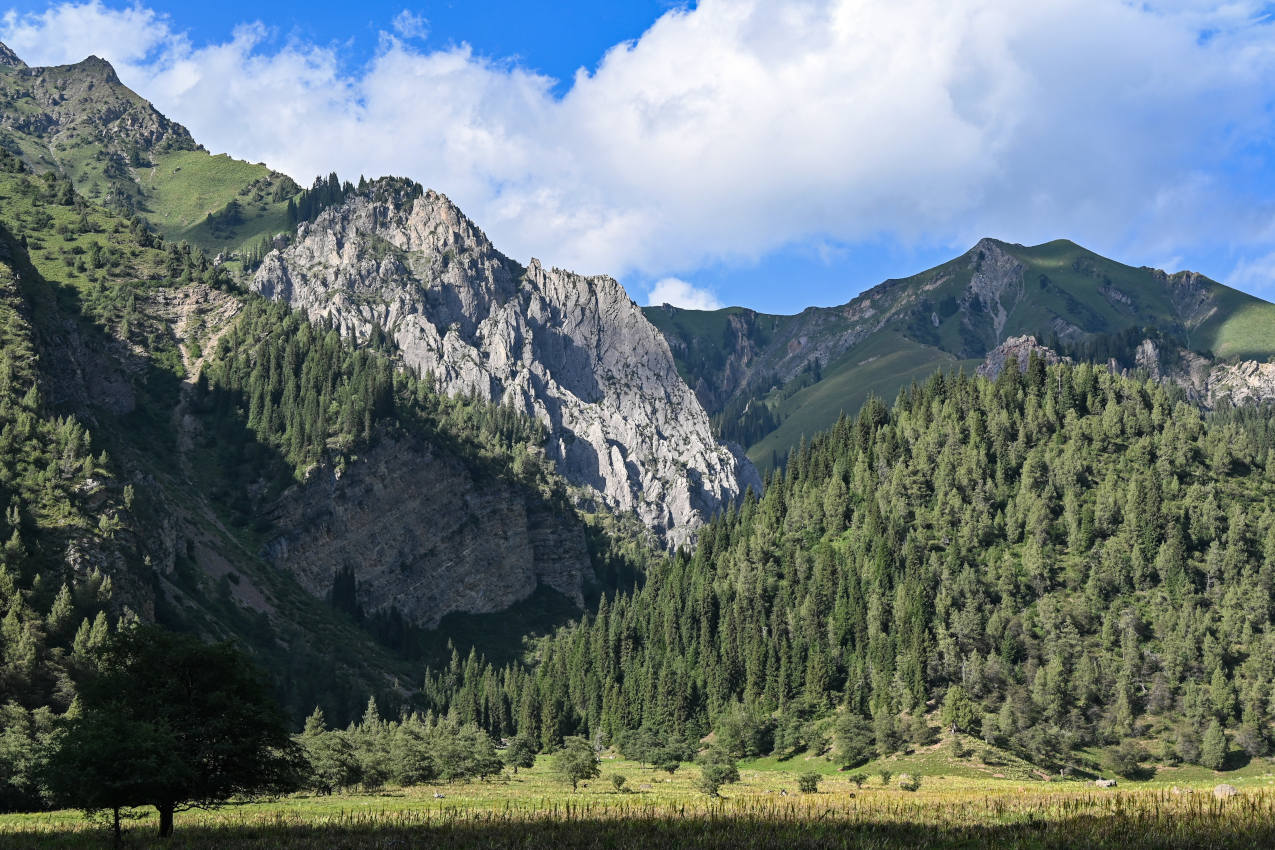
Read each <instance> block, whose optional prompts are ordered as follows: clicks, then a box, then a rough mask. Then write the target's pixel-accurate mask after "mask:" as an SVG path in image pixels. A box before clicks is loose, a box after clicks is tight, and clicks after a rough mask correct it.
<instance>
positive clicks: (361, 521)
mask: <svg viewBox="0 0 1275 850" xmlns="http://www.w3.org/2000/svg"><path fill="white" fill-rule="evenodd" d="M0 149H2V150H3V156H4V162H3V168H2V169H0V246H2V247H3V256H0V261H2V262H3V266H4V271H5V274H6V276H5V281H4V293H3V294H4V298H5V299H6V302H7V303H8V304H9V305H10V308H11V309H10V313H9V318H8V320H7V321H8V328H9V330H8V331H7V333H8V334H9V340H10V341H8V342H6V346H7V347H8V348H9V350H10V351H11V352H18V351H27V350H29V352H30V357H29V358H25V359H26V360H27V361H29V362H26V363H25V366H24V369H25V371H23V370H20V369H19V364H18V361H17V360H14V361H13V362H12V364H11V367H10V368H11V370H13V371H12V374H13V375H18V376H19V377H21V380H19V379H18V378H16V377H15V378H12V379H6V381H7V382H5V383H4V387H3V388H4V390H5V393H6V394H7V395H6V399H8V402H7V403H8V404H10V409H9V412H8V413H7V414H6V415H7V416H9V419H10V420H12V425H13V428H14V429H15V433H16V432H17V431H18V430H19V429H20V427H21V428H25V429H27V431H24V432H23V433H27V432H28V431H30V429H31V428H36V427H37V426H38V427H39V428H46V429H47V430H48V432H49V433H50V434H54V433H56V434H60V435H62V436H60V437H59V438H58V439H59V440H61V442H59V443H58V445H59V446H62V448H61V449H60V454H59V455H58V456H57V457H51V458H49V459H47V466H46V467H45V468H42V469H34V468H33V467H32V463H31V462H30V461H29V460H24V459H23V458H24V456H23V452H25V451H28V449H26V448H24V446H25V445H26V444H25V443H23V442H21V441H17V442H14V441H10V443H9V444H8V446H7V449H6V451H7V452H8V457H9V463H8V467H7V468H8V469H9V472H8V474H7V478H6V480H5V481H3V482H0V483H3V485H4V487H5V490H4V498H5V499H8V500H10V502H11V508H12V510H11V511H10V515H8V516H7V517H6V524H5V525H4V527H3V535H4V536H5V537H10V536H12V537H13V538H14V539H16V540H18V541H19V543H18V544H17V545H16V546H15V547H14V548H13V549H12V551H11V552H9V554H6V555H5V560H4V563H5V568H6V569H7V570H9V573H10V575H11V576H13V577H14V579H13V583H14V586H15V587H16V588H19V590H15V591H14V593H21V594H25V596H23V599H24V600H25V601H24V602H23V603H22V604H23V606H25V607H24V608H22V610H24V611H27V612H28V614H23V615H22V616H23V617H27V618H28V620H29V621H30V622H37V621H41V622H42V621H43V619H44V618H47V617H48V616H49V611H50V610H51V607H52V606H53V604H54V602H55V598H56V597H57V595H58V593H59V588H61V587H64V586H65V587H66V588H68V590H67V593H68V594H69V595H70V596H71V597H73V598H74V599H75V600H76V602H75V607H74V612H73V616H72V615H67V616H68V617H69V618H70V619H69V620H68V622H71V621H74V622H75V623H88V625H89V629H90V631H89V633H90V634H91V631H92V627H93V624H94V623H95V622H96V620H97V618H98V616H99V615H101V616H105V617H107V618H108V619H110V620H112V621H117V620H119V619H121V618H124V619H127V618H130V617H138V618H141V619H145V620H157V621H159V622H163V623H165V624H169V625H172V626H174V627H180V628H186V629H192V630H196V631H199V632H201V633H205V634H207V635H209V636H234V637H238V638H239V639H241V640H243V641H245V642H246V643H247V644H248V645H249V646H251V647H252V648H253V650H254V652H256V653H257V654H258V655H259V657H260V658H261V659H262V660H263V661H264V662H265V663H266V664H267V665H268V666H269V667H270V669H271V670H272V671H273V672H274V674H275V675H276V678H277V679H278V680H279V682H280V688H281V691H282V692H284V693H286V694H287V695H288V696H287V699H288V707H289V708H290V709H291V710H292V711H293V712H294V713H301V712H308V710H309V709H311V708H313V706H314V705H315V704H321V705H323V706H324V708H325V710H326V711H327V712H328V715H329V717H330V718H333V719H337V720H340V719H342V718H349V717H351V716H352V715H353V713H354V712H356V711H357V710H358V709H359V708H361V705H362V703H363V702H364V701H365V700H366V694H367V693H368V692H380V693H389V694H393V695H394V696H395V698H398V699H402V700H406V699H408V698H409V697H410V694H411V692H412V690H413V688H414V687H415V686H414V685H413V684H411V681H412V678H413V675H414V672H413V671H415V670H416V666H417V665H418V663H419V662H420V660H421V658H422V657H425V658H429V659H434V658H436V657H442V658H444V659H445V658H446V656H447V655H448V653H449V650H448V649H447V641H448V640H449V639H450V640H453V641H455V642H457V643H459V644H461V645H462V646H463V645H464V644H466V643H468V644H471V645H477V646H479V647H480V648H481V649H482V650H483V651H485V652H487V653H488V654H489V655H491V656H493V657H498V656H500V655H501V654H502V653H503V654H504V655H505V656H506V657H514V656H516V655H517V654H518V653H519V652H521V651H522V648H523V647H522V643H521V641H522V639H523V638H524V637H525V636H526V635H528V634H532V633H539V632H543V631H545V630H546V629H548V628H549V627H550V626H551V625H553V624H555V623H559V622H562V621H564V620H566V619H570V618H572V617H575V616H577V615H578V613H579V611H580V610H581V609H582V608H586V607H590V606H592V605H593V604H594V603H596V601H597V600H598V599H599V598H601V597H602V596H603V595H604V594H609V593H614V592H615V591H618V590H623V589H627V588H628V587H631V586H632V585H633V584H634V583H635V582H639V583H640V581H641V577H642V575H643V574H644V568H645V565H646V564H647V563H648V562H649V561H650V560H651V559H657V558H659V557H660V554H659V553H661V552H663V551H667V550H670V549H676V548H678V547H683V546H684V547H688V548H690V547H693V545H694V544H695V541H696V538H697V535H698V533H699V531H700V530H701V529H702V528H704V527H705V525H706V523H710V522H712V521H713V518H714V517H715V516H718V515H720V514H721V513H722V512H723V511H727V510H729V509H730V508H731V507H732V506H733V505H736V504H739V503H740V502H741V500H742V499H743V498H744V496H745V493H746V492H747V491H748V490H749V489H751V490H753V491H754V492H759V491H760V490H761V489H762V479H761V477H760V476H759V475H758V472H757V470H758V469H759V468H760V469H762V470H765V471H767V472H769V471H770V470H772V469H779V468H781V467H783V465H784V463H785V461H786V460H787V458H788V456H789V454H790V452H792V450H793V449H794V448H796V447H798V446H800V445H801V444H802V442H803V441H806V440H808V439H809V438H812V437H814V435H815V434H816V433H817V432H820V431H823V430H825V429H827V428H829V427H831V426H833V425H834V424H836V423H837V421H838V420H839V418H840V417H841V415H842V414H843V413H844V414H847V415H853V414H854V413H856V412H857V411H858V410H859V408H860V407H861V406H862V405H863V404H864V402H865V401H866V400H867V399H869V398H870V397H872V396H880V397H886V398H893V397H894V396H895V395H896V394H897V393H898V392H899V391H900V390H901V389H903V388H905V387H907V386H908V385H909V384H911V383H913V382H915V381H920V380H923V379H925V378H928V377H929V376H930V375H931V374H933V373H934V372H935V371H936V370H938V369H950V370H958V369H963V370H964V371H965V372H967V373H973V372H974V371H975V370H976V369H977V368H978V367H979V366H980V365H982V364H984V362H985V361H987V360H988V358H989V356H990V357H992V358H995V357H996V356H997V354H998V352H999V356H1000V362H1003V361H1004V359H1005V356H1006V354H1005V352H1006V351H1007V349H1006V348H1005V345H1006V344H1007V341H1013V340H1020V339H1021V338H1024V337H1031V338H1032V339H1031V340H1029V341H1022V342H1021V343H1020V345H1026V346H1028V347H1029V348H1039V349H1040V350H1042V351H1048V353H1049V354H1050V355H1051V356H1052V357H1054V358H1059V359H1061V358H1070V359H1072V360H1074V361H1097V362H1100V363H1103V364H1107V365H1111V366H1113V367H1114V368H1115V369H1116V370H1117V371H1129V372H1134V371H1137V370H1142V373H1143V374H1146V375H1147V376H1149V377H1155V378H1158V379H1161V380H1164V381H1168V382H1172V383H1174V384H1177V385H1179V386H1181V387H1183V388H1184V390H1185V391H1186V393H1187V395H1188V396H1189V397H1190V398H1192V399H1194V400H1195V401H1197V402H1198V403H1199V404H1200V405H1202V406H1219V405H1222V404H1225V403H1227V401H1228V400H1245V401H1261V400H1265V399H1269V398H1272V397H1275V379H1272V376H1271V375H1270V374H1269V373H1268V372H1269V370H1268V369H1267V368H1266V367H1267V366H1268V365H1269V364H1267V363H1266V362H1265V361H1267V360H1268V359H1269V358H1270V357H1271V355H1272V354H1275V335H1272V334H1270V333H1269V328H1271V327H1273V326H1275V305H1271V304H1268V303H1266V302H1264V301H1261V300H1260V299H1257V298H1254V297H1252V296H1249V295H1245V294H1243V293H1240V292H1238V291H1236V290H1233V289H1230V288H1228V287H1226V286H1223V285H1221V284H1219V283H1216V282H1214V281H1211V280H1208V279H1207V278H1204V277H1202V276H1200V275H1197V274H1194V273H1190V272H1179V273H1176V274H1167V273H1164V272H1161V271H1157V270H1153V269H1148V268H1132V267H1129V266H1125V265H1122V264H1120V263H1117V262H1114V261H1111V260H1107V259H1105V258H1102V257H1100V256H1098V255H1096V254H1093V253H1091V252H1089V251H1086V250H1084V249H1083V248H1081V247H1079V246H1077V245H1074V244H1072V243H1070V242H1066V241H1057V242H1051V243H1047V244H1045V245H1040V246H1036V247H1024V246H1021V245H1012V244H1008V243H1005V242H1000V241H996V240H992V239H985V240H982V241H980V242H979V243H978V244H977V245H976V246H975V247H974V248H972V249H971V250H970V251H969V252H967V253H966V254H963V255H962V256H960V257H958V258H956V259H954V260H952V261H950V262H948V263H945V264H943V265H941V266H938V267H936V268H934V269H931V270H928V271H925V272H922V273H921V274H918V275H914V276H912V277H909V278H903V279H898V280H890V281H886V282H884V283H882V284H880V285H879V286H876V287H873V288H872V289H869V290H867V291H865V292H863V293H862V294H861V295H859V296H857V297H855V298H854V299H852V300H851V301H849V302H848V303H846V304H844V305H842V306H839V307H831V308H810V309H807V310H805V311H803V312H802V313H800V314H797V315H795V316H778V315H767V314H761V313H757V312H754V311H751V310H748V309H745V308H737V307H734V308H729V309H725V310H719V311H712V312H701V311H691V310H683V309H679V308H674V307H669V306H667V305H665V306H656V307H646V308H640V307H639V306H638V305H636V304H635V303H634V302H633V301H632V300H631V299H630V298H629V297H628V296H627V294H626V293H625V292H624V289H623V288H622V287H621V286H620V284H619V283H617V282H616V281H615V280H614V279H611V278H608V277H585V276H581V275H577V274H574V273H572V272H570V271H566V270H562V269H556V268H545V267H543V266H542V265H541V264H540V263H539V262H538V261H536V260H535V259H528V260H527V262H526V263H525V264H524V263H522V262H520V261H517V260H514V259H511V258H509V257H507V256H505V255H504V254H502V253H500V252H499V250H498V249H497V248H496V247H495V246H493V245H492V244H491V242H490V241H489V240H488V238H487V237H486V235H485V234H484V233H483V232H482V230H481V229H480V228H479V226H478V225H477V224H475V223H474V222H472V221H470V220H469V219H468V218H467V217H466V216H465V215H464V213H462V212H461V211H460V210H459V209H458V208H457V207H456V206H455V205H454V204H453V203H452V202H451V201H450V200H449V199H448V198H447V197H446V196H445V195H442V194H440V193H438V192H436V191H432V190H427V189H425V188H424V187H422V186H420V185H419V184H416V183H415V182H413V181H411V180H408V179H402V178H388V177H387V178H380V179H377V180H372V181H364V180H360V182H359V184H358V185H354V184H351V183H348V182H344V181H341V180H340V179H339V178H338V177H337V176H336V175H330V176H328V177H324V178H320V179H318V180H317V181H315V183H314V184H312V185H311V187H310V188H309V189H304V190H303V189H302V188H301V187H300V186H299V185H298V184H297V183H296V182H294V181H293V180H292V179H291V178H289V177H287V176H285V175H282V174H279V173H278V172H275V171H273V170H271V169H270V168H269V167H267V166H266V165H263V164H250V163H245V162H241V161H238V160H234V159H232V158H230V157H228V156H224V155H218V156H214V155H212V154H210V153H209V152H208V151H206V150H205V149H203V148H202V147H201V146H199V145H198V143H197V142H196V141H195V140H194V139H193V138H192V137H191V135H190V133H189V132H188V131H187V130H185V128H183V127H181V126H180V125H178V124H176V123H174V122H172V121H170V120H169V119H167V118H165V117H164V116H163V115H161V114H160V113H159V112H158V111H157V110H155V108H154V107H153V106H151V104H149V103H148V102H146V101H145V100H144V99H143V98H141V97H139V96H138V95H137V94H135V93H134V92H132V91H130V90H129V89H128V88H127V87H126V86H124V85H123V83H122V82H121V81H120V80H119V79H118V77H117V76H116V74H115V72H114V70H113V69H112V68H111V66H110V65H109V64H107V63H106V62H104V61H102V60H100V59H97V58H89V59H87V60H85V61H84V62H81V63H78V64H75V65H69V66H60V67H54V68H31V67H28V66H26V65H25V64H24V63H23V62H22V61H21V60H20V59H19V58H18V57H17V56H15V55H14V54H13V53H12V52H11V51H9V50H8V49H7V48H3V46H0ZM1011 353H1012V352H1011ZM11 359H12V358H11ZM20 359H23V358H20ZM1025 365H1026V364H1025V363H1024V366H1025ZM32 393H34V395H32ZM28 420H30V421H28ZM31 422H35V423H37V424H36V425H32V424H31ZM21 423H26V424H21ZM41 423H42V424H41ZM68 423H69V424H68ZM63 443H65V445H63ZM741 446H743V447H746V450H745V449H743V448H740V447H741ZM67 447H70V448H67ZM105 578H109V579H110V581H109V588H108V591H107V592H103V591H102V590H101V586H102V583H103V581H104V579H105ZM2 584H3V583H0V586H2ZM89 588H96V589H95V590H92V592H89ZM14 610H18V609H17V608H14ZM28 615H29V616H28ZM16 616H17V615H15V617H16ZM77 634H78V630H77V628H75V627H67V628H63V629H61V630H47V632H46V633H44V635H43V636H42V637H41V641H43V643H42V644H41V647H40V649H39V652H38V653H37V654H40V655H41V658H43V659H44V661H42V662H41V663H42V664H44V665H45V667H42V668H40V669H41V670H44V671H45V672H43V673H41V674H40V676H41V677H43V678H41V679H40V681H41V682H42V684H40V685H39V686H36V685H35V684H33V682H30V681H28V682H26V684H25V685H23V686H21V687H20V686H18V685H13V684H9V685H6V686H5V687H6V688H7V690H6V691H5V692H4V693H0V702H3V701H4V699H7V698H9V697H12V696H14V695H15V694H17V695H19V696H20V697H21V701H22V702H24V703H25V704H28V707H31V708H34V707H35V706H36V705H39V704H46V703H48V704H54V705H58V704H59V700H61V701H62V702H65V701H66V695H67V694H68V693H70V691H69V690H67V689H66V688H59V686H58V682H59V681H60V680H59V677H60V676H61V677H70V676H71V668H70V666H68V665H69V663H70V662H68V661H67V660H66V659H67V658H71V657H73V650H74V641H75V640H76V639H77V638H76V635H77ZM87 639H88V638H85V640H87ZM46 668H47V669H46ZM32 676H35V674H34V673H33V674H32ZM334 683H338V684H334ZM24 687H25V688H26V690H23V688H24ZM23 694H25V695H23ZM61 707H63V708H65V705H62V706H61Z"/></svg>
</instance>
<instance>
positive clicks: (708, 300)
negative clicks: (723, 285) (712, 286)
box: [646, 277, 724, 310]
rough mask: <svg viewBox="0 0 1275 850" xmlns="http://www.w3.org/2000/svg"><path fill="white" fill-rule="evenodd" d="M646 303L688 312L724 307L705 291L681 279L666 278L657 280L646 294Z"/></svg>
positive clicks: (711, 294) (715, 297)
mask: <svg viewBox="0 0 1275 850" xmlns="http://www.w3.org/2000/svg"><path fill="white" fill-rule="evenodd" d="M646 303H647V304H652V305H656V306H658V305H660V304H672V305H673V306H674V307H685V308H686V309H688V310H720V309H722V307H723V306H724V305H723V304H722V302H720V301H718V300H717V296H716V295H714V294H713V293H711V292H709V291H708V290H707V289H699V288H697V287H695V286H692V285H691V284H689V283H687V282H686V281H684V280H682V279H681V278H676V277H666V278H663V279H662V280H657V281H656V282H655V284H654V285H653V286H652V287H651V291H650V292H649V293H647V296H646Z"/></svg>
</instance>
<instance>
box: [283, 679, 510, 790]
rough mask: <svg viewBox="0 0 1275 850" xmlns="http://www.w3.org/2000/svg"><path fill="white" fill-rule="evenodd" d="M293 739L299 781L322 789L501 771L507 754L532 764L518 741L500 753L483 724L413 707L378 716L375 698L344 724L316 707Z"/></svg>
mask: <svg viewBox="0 0 1275 850" xmlns="http://www.w3.org/2000/svg"><path fill="white" fill-rule="evenodd" d="M296 740H297V742H298V743H299V744H300V745H301V750H302V752H303V753H304V754H305V764H306V770H305V771H303V773H302V777H301V782H302V785H303V786H304V787H306V788H308V789H309V790H312V791H315V792H318V793H321V794H331V793H333V792H336V791H339V790H341V789H343V788H352V787H355V786H358V787H360V788H363V789H364V790H375V789H378V788H381V787H382V786H385V785H398V786H408V785H420V784H423V783H426V782H456V781H460V780H465V779H485V778H486V777H488V776H494V775H495V774H498V773H500V772H501V770H502V769H504V767H505V766H506V761H507V760H509V759H510V757H511V756H512V758H513V760H512V761H510V766H511V767H513V768H514V769H515V770H516V769H517V768H518V767H528V766H530V765H531V763H532V759H533V758H534V755H535V751H534V749H532V748H530V747H529V746H528V745H527V743H526V742H524V741H517V742H514V745H513V746H512V748H506V751H505V758H502V757H501V754H500V753H498V752H497V750H496V745H495V742H494V741H492V739H491V737H490V736H489V735H488V734H487V733H486V732H485V731H484V730H482V729H480V728H478V726H476V725H474V724H472V723H468V724H465V723H459V722H457V721H456V720H455V719H454V718H449V717H437V716H434V715H432V714H427V715H424V716H422V715H420V714H415V713H411V714H408V715H407V716H406V717H404V718H403V719H402V720H385V719H382V717H381V714H380V712H379V711H378V709H377V707H376V702H375V701H374V700H371V701H369V702H368V707H367V711H366V712H365V713H364V715H363V719H362V720H361V721H360V722H358V723H351V724H350V725H349V726H348V727H347V728H345V729H329V728H328V726H327V723H326V721H325V719H324V717H323V712H322V711H320V710H318V709H315V712H314V713H313V714H312V715H310V717H309V718H308V719H307V720H306V723H305V729H304V730H303V731H302V733H301V734H300V735H299V736H297V738H296Z"/></svg>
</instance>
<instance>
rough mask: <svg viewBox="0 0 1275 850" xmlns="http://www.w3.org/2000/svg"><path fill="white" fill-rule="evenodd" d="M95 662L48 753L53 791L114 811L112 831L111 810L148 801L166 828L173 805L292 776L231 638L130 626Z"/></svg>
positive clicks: (292, 763) (203, 801) (280, 786)
mask: <svg viewBox="0 0 1275 850" xmlns="http://www.w3.org/2000/svg"><path fill="white" fill-rule="evenodd" d="M99 669H100V670H101V672H100V673H99V674H98V675H96V676H95V677H93V678H92V679H91V680H90V681H88V682H85V683H84V685H83V686H82V688H81V692H80V710H79V713H78V715H76V716H73V717H72V718H71V719H69V720H68V721H67V723H66V725H65V727H64V728H63V729H62V731H61V733H60V735H59V738H58V742H57V746H56V749H55V751H54V753H53V755H52V757H51V759H50V764H49V769H48V770H49V775H48V782H49V786H50V788H51V790H52V791H53V792H54V793H55V796H56V797H57V798H58V799H59V800H60V801H61V802H63V803H66V804H69V805H72V806H76V807H79V808H83V809H86V810H101V809H111V810H114V812H115V815H116V819H115V826H116V832H117V835H118V829H119V825H118V824H119V821H118V815H119V810H120V809H122V808H130V807H135V806H143V805H151V806H154V807H155V808H156V809H157V810H158V812H159V834H160V836H161V837H167V836H169V835H171V834H172V831H173V814H174V813H175V812H177V811H184V810H185V809H189V808H195V807H209V806H215V805H218V804H220V803H223V802H225V801H226V800H227V799H228V798H230V797H232V796H235V795H254V794H260V793H270V792H280V791H285V790H290V789H292V788H293V787H295V785H296V782H297V777H298V767H299V764H300V761H301V759H300V756H299V753H298V750H297V747H296V746H295V745H294V744H293V742H292V741H291V740H290V739H289V736H288V729H287V725H286V722H285V719H284V716H283V714H282V712H281V711H280V710H279V707H278V706H277V705H276V704H275V702H274V700H273V699H271V698H270V696H269V695H268V693H267V691H266V687H265V685H264V683H263V681H262V679H261V676H260V674H259V673H258V671H257V670H256V668H255V667H254V666H253V665H252V663H251V662H250V661H249V660H248V658H246V657H245V656H244V655H243V653H241V652H240V651H239V650H237V649H235V648H234V647H233V646H231V645H230V644H228V643H222V644H215V645H207V644H204V643H201V642H200V641H199V640H197V639H195V638H193V637H189V636H186V635H179V634H175V633H172V632H169V631H166V630H164V629H161V628H158V627H154V626H140V627H136V628H132V629H127V630H125V631H123V632H120V633H119V634H118V635H116V636H115V637H114V638H113V639H112V640H111V641H110V642H108V643H107V644H106V645H105V646H104V647H103V648H102V651H101V653H100V658H99Z"/></svg>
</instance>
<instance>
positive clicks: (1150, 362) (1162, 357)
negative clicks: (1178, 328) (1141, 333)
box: [1135, 339, 1275, 408]
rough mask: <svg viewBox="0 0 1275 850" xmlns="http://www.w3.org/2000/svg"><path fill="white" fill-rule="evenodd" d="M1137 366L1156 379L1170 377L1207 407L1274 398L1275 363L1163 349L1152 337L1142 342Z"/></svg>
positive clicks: (1264, 400) (1252, 402)
mask: <svg viewBox="0 0 1275 850" xmlns="http://www.w3.org/2000/svg"><path fill="white" fill-rule="evenodd" d="M1135 366H1136V367H1137V368H1139V369H1144V370H1146V372H1147V374H1148V375H1150V376H1151V377H1152V378H1153V379H1155V380H1157V381H1171V382H1173V383H1175V384H1177V385H1178V386H1180V387H1182V388H1183V389H1184V390H1186V394H1187V398H1189V399H1190V400H1191V401H1193V402H1195V403H1196V404H1199V405H1202V406H1204V407H1208V408H1215V407H1218V406H1219V405H1225V404H1233V405H1237V406H1238V405H1242V404H1260V403H1262V402H1266V401H1275V363H1261V362H1258V361H1256V360H1242V361H1239V362H1234V363H1230V362H1225V361H1221V362H1219V361H1215V360H1210V359H1209V358H1207V357H1204V356H1202V355H1200V354H1197V353H1196V352H1194V351H1189V350H1187V349H1185V348H1176V347H1175V348H1172V349H1168V350H1166V349H1164V348H1163V347H1162V346H1160V345H1157V344H1156V343H1155V342H1153V341H1152V340H1149V339H1144V340H1143V341H1142V342H1141V343H1139V345H1138V348H1137V350H1136V352H1135Z"/></svg>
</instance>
